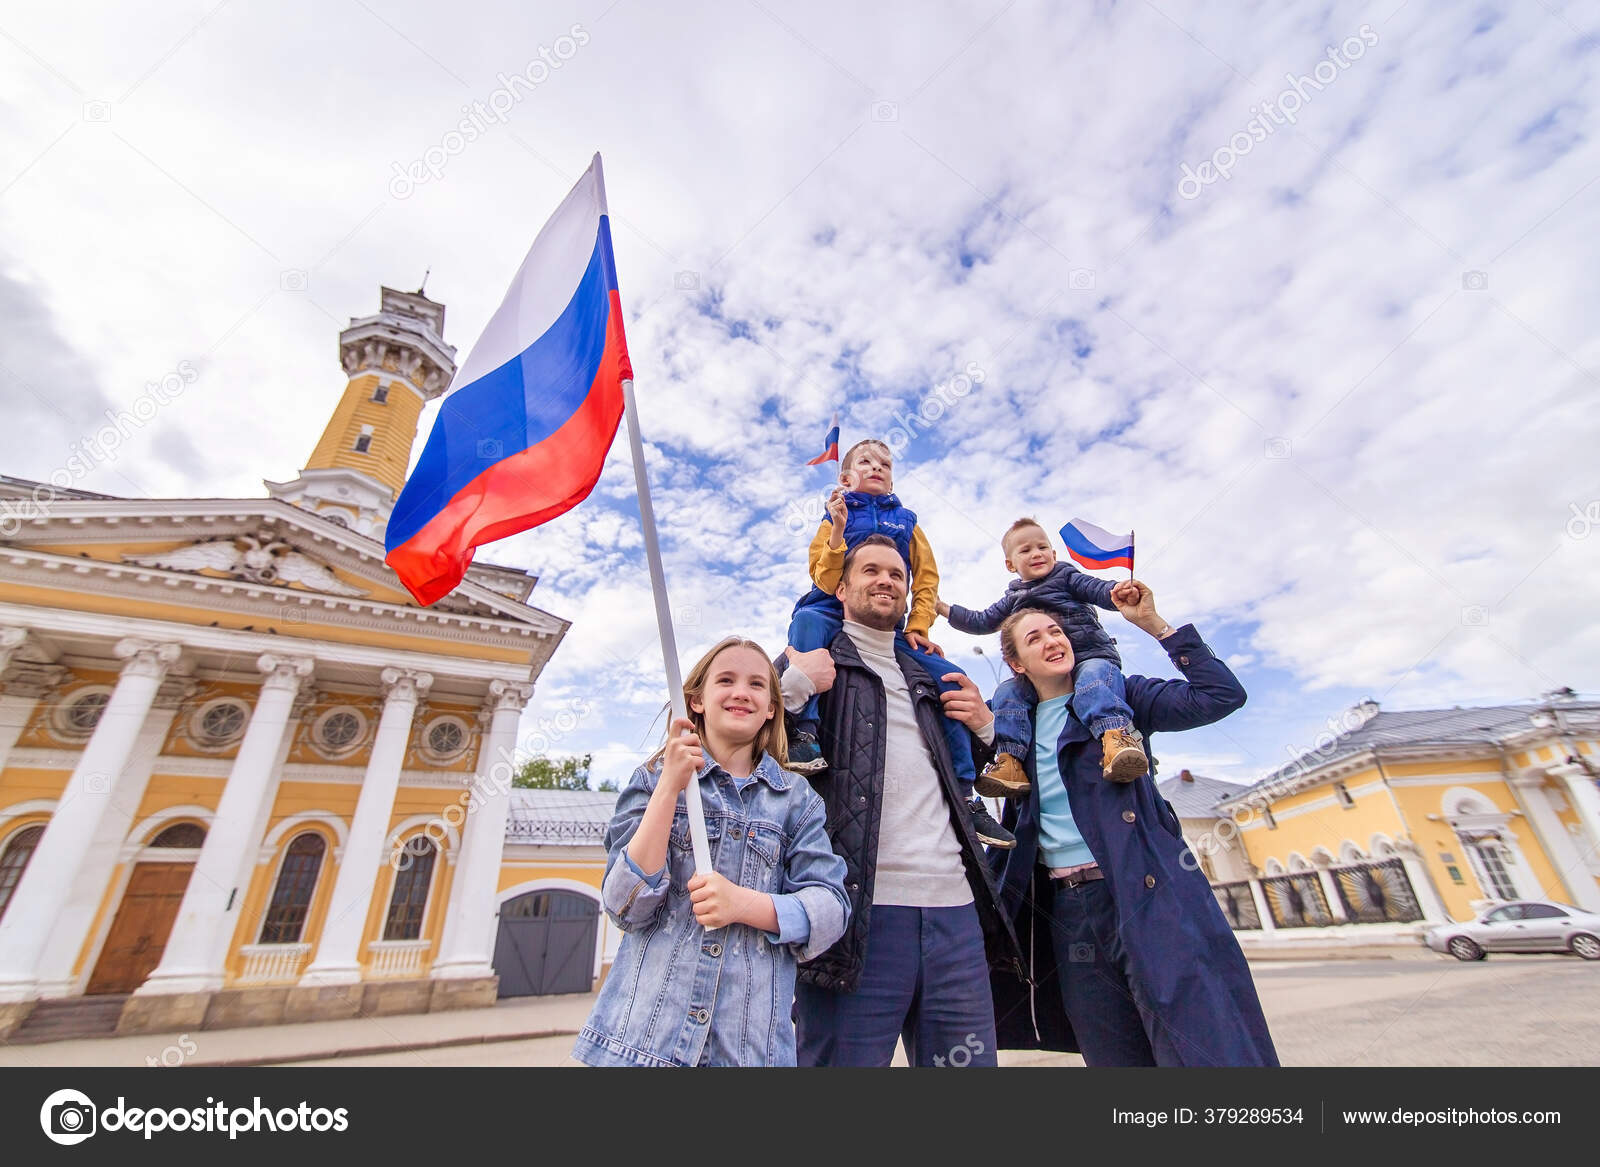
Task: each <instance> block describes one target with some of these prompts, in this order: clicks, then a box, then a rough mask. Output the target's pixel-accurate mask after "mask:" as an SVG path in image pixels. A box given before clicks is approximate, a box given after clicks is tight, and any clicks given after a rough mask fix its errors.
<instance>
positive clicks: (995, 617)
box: [946, 563, 1122, 669]
mask: <svg viewBox="0 0 1600 1167" xmlns="http://www.w3.org/2000/svg"><path fill="white" fill-rule="evenodd" d="M1111 588H1112V583H1111V581H1110V580H1108V579H1098V578H1096V577H1095V576H1092V575H1086V574H1085V573H1084V572H1081V571H1079V570H1078V569H1077V568H1076V567H1074V566H1072V564H1070V563H1058V564H1056V565H1055V566H1054V567H1052V568H1051V569H1050V574H1048V575H1043V576H1040V577H1039V578H1038V579H1033V580H1020V579H1014V580H1012V581H1011V586H1010V587H1008V588H1007V589H1006V594H1005V595H1003V596H1001V597H1000V598H999V599H998V600H996V601H995V602H994V603H992V604H990V605H989V606H988V607H987V608H985V609H984V610H983V611H981V612H974V611H973V610H972V609H971V608H963V607H961V606H960V605H959V604H951V605H950V615H949V616H947V617H946V619H948V620H949V621H950V626H951V627H952V628H955V629H957V630H958V631H961V632H966V633H969V634H971V635H974V636H984V635H987V634H988V633H990V632H998V631H999V629H1000V625H1001V624H1003V623H1005V619H1006V617H1007V616H1009V615H1011V613H1013V612H1015V611H1016V610H1017V609H1018V608H1043V609H1045V610H1046V611H1047V612H1050V613H1051V614H1052V615H1054V616H1055V618H1056V619H1057V620H1058V621H1059V622H1060V623H1061V631H1063V632H1065V633H1066V634H1067V639H1068V640H1069V641H1071V642H1072V655H1073V656H1074V657H1075V658H1077V659H1078V660H1080V661H1085V660H1108V661H1111V662H1112V663H1113V664H1115V665H1116V666H1117V667H1118V668H1119V669H1120V668H1121V667H1122V657H1120V656H1119V655H1117V648H1116V644H1117V642H1116V641H1115V640H1113V639H1111V637H1110V635H1109V634H1108V633H1107V632H1106V630H1105V628H1103V627H1102V626H1101V624H1100V616H1099V614H1098V613H1096V612H1095V610H1094V609H1093V608H1091V607H1090V606H1089V605H1090V604H1095V605H1098V606H1099V607H1102V608H1104V609H1105V610H1106V611H1108V612H1115V611H1116V610H1117V606H1116V605H1115V604H1113V603H1112V602H1111Z"/></svg>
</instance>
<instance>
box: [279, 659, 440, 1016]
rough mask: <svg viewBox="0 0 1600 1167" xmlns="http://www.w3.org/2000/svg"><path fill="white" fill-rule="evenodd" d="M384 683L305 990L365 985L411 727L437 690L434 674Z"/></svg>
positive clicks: (394, 674)
mask: <svg viewBox="0 0 1600 1167" xmlns="http://www.w3.org/2000/svg"><path fill="white" fill-rule="evenodd" d="M382 679H383V683H384V686H385V687H386V688H387V689H388V695H387V696H386V697H385V698H384V702H383V716H382V717H381V718H379V720H378V732H377V735H376V737H375V738H374V739H373V743H372V756H371V758H370V759H369V760H368V761H367V772H366V775H365V776H364V777H363V778H362V780H361V796H360V798H358V799H357V800H356V813H355V817H354V818H352V819H351V820H350V837H349V840H348V841H347V842H346V843H345V848H344V857H343V858H342V859H341V860H340V861H339V876H338V879H336V880H335V881H334V885H333V899H332V901H331V902H330V903H329V905H328V918H327V922H326V923H325V924H323V926H322V938H321V940H319V941H318V943H317V959H316V960H314V961H313V962H312V963H311V966H310V967H309V968H307V969H306V971H305V975H304V976H302V977H301V978H300V983H301V984H302V985H348V984H354V983H355V982H356V981H359V980H360V979H361V938H362V935H363V933H364V932H365V930H366V926H367V914H368V913H369V912H370V911H371V908H372V896H373V892H374V891H375V889H376V884H377V883H378V882H379V880H380V876H381V874H382V871H383V864H384V860H385V859H386V858H387V856H385V855H384V853H383V844H384V841H385V840H386V839H387V838H388V837H389V820H390V819H391V818H392V817H393V816H394V795H395V791H396V790H397V789H399V787H400V771H401V769H402V768H403V767H404V765H405V760H406V743H407V742H408V741H409V740H410V737H411V721H412V718H413V717H414V716H415V714H416V711H417V702H418V701H419V700H421V699H422V695H423V694H424V693H426V692H427V691H428V688H429V686H431V685H432V684H433V677H432V675H431V674H429V673H422V672H417V671H415V670H412V669H384V670H383V673H382Z"/></svg>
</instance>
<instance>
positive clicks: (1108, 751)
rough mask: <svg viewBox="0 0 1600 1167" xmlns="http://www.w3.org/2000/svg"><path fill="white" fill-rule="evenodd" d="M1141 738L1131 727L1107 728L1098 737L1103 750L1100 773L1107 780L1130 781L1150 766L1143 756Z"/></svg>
mask: <svg viewBox="0 0 1600 1167" xmlns="http://www.w3.org/2000/svg"><path fill="white" fill-rule="evenodd" d="M1143 740H1144V739H1143V738H1141V737H1140V736H1139V731H1138V730H1136V729H1132V728H1127V729H1109V730H1107V731H1106V732H1105V734H1104V735H1103V736H1102V737H1101V738H1100V748H1101V750H1102V751H1104V761H1103V763H1102V765H1101V771H1100V772H1101V774H1102V776H1103V777H1104V778H1105V780H1106V781H1107V782H1132V781H1134V780H1136V779H1137V778H1139V776H1140V775H1142V774H1143V773H1144V772H1145V771H1146V770H1148V769H1149V768H1150V760H1149V759H1148V758H1146V757H1145V756H1144V747H1143V745H1142V742H1143Z"/></svg>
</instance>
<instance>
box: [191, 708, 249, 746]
mask: <svg viewBox="0 0 1600 1167" xmlns="http://www.w3.org/2000/svg"><path fill="white" fill-rule="evenodd" d="M247 717H248V714H246V712H245V708H244V706H243V705H240V704H238V703H237V702H234V701H222V702H218V703H217V704H216V705H213V706H211V708H209V709H207V710H206V711H205V712H204V713H203V714H201V716H200V736H201V737H203V738H205V739H206V741H208V742H211V743H217V742H226V741H232V740H233V739H234V738H236V737H238V736H239V734H241V733H243V732H244V723H245V721H246V719H247Z"/></svg>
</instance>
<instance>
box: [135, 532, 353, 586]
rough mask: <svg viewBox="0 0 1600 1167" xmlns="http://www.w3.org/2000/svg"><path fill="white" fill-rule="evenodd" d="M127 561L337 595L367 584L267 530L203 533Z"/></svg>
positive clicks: (147, 565) (140, 564)
mask: <svg viewBox="0 0 1600 1167" xmlns="http://www.w3.org/2000/svg"><path fill="white" fill-rule="evenodd" d="M122 558H123V561H124V562H126V563H135V564H138V565H139V566H140V567H164V568H166V569H168V570H169V571H194V572H202V571H215V572H221V573H222V574H224V575H228V576H231V577H232V578H234V579H239V580H244V581H246V582H248V583H259V584H282V585H294V584H299V585H300V586H301V587H303V588H306V589H307V590H308V591H313V592H323V593H326V594H328V595H333V596H364V595H367V594H368V593H367V591H366V590H365V589H363V588H358V587H352V586H351V585H350V584H347V583H345V582H344V581H343V580H341V579H339V577H338V576H336V575H334V574H333V572H332V571H330V570H329V568H328V565H327V564H326V563H323V562H321V561H320V560H317V559H314V558H312V557H311V556H309V555H307V554H306V553H305V552H303V551H298V550H296V549H295V548H294V547H293V546H292V545H291V544H290V543H288V542H286V541H284V540H283V539H277V538H273V536H272V535H271V534H270V533H269V532H266V531H259V532H257V533H255V534H245V535H234V536H232V537H229V536H222V537H220V538H216V539H203V540H201V541H199V542H197V543H191V544H189V546H187V547H178V548H174V549H173V550H171V551H161V552H157V553H156V554H154V555H124V556H123V557H122Z"/></svg>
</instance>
